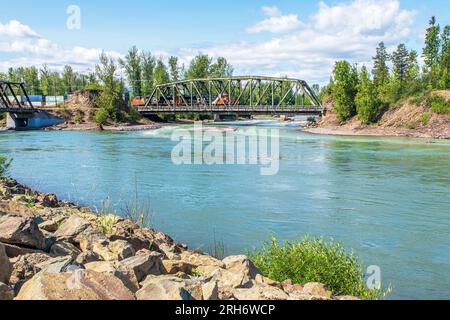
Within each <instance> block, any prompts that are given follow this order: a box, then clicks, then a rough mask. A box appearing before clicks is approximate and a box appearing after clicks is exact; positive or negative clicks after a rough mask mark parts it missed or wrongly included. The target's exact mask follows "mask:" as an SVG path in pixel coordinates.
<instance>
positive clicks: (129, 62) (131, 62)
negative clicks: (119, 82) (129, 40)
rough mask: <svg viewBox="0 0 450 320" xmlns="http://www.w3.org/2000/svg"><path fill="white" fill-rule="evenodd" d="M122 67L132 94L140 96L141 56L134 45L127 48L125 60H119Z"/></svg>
mask: <svg viewBox="0 0 450 320" xmlns="http://www.w3.org/2000/svg"><path fill="white" fill-rule="evenodd" d="M119 63H120V65H121V66H122V68H124V69H125V74H126V76H127V78H128V82H129V84H130V85H131V87H132V88H133V96H135V97H140V96H142V56H141V55H140V54H139V50H138V49H137V48H136V47H135V46H134V47H132V48H131V49H130V50H128V53H127V55H126V56H125V60H122V59H120V60H119Z"/></svg>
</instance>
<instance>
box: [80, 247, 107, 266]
mask: <svg viewBox="0 0 450 320" xmlns="http://www.w3.org/2000/svg"><path fill="white" fill-rule="evenodd" d="M100 260H101V257H100V256H99V255H98V254H96V253H95V252H94V251H90V250H87V251H84V252H82V253H80V254H79V255H78V257H77V258H76V259H75V262H76V263H77V264H86V263H90V262H95V261H100Z"/></svg>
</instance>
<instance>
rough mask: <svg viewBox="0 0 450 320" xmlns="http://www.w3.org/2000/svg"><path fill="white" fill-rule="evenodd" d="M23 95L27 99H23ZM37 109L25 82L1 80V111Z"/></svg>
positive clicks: (17, 111)
mask: <svg viewBox="0 0 450 320" xmlns="http://www.w3.org/2000/svg"><path fill="white" fill-rule="evenodd" d="M22 97H24V98H25V101H22V100H23V99H22ZM34 110H35V109H34V107H33V103H32V102H31V100H30V98H29V96H28V93H27V91H26V89H25V85H24V83H23V82H10V81H3V80H2V81H0V112H16V113H22V112H33V111H34Z"/></svg>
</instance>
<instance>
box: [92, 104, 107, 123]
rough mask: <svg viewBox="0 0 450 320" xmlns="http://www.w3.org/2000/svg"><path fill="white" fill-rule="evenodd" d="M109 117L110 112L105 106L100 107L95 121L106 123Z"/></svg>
mask: <svg viewBox="0 0 450 320" xmlns="http://www.w3.org/2000/svg"><path fill="white" fill-rule="evenodd" d="M108 119H109V112H108V110H106V109H105V108H100V109H98V110H97V111H96V112H95V115H94V121H95V123H97V124H106V123H107V122H108Z"/></svg>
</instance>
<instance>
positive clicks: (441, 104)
mask: <svg viewBox="0 0 450 320" xmlns="http://www.w3.org/2000/svg"><path fill="white" fill-rule="evenodd" d="M427 105H428V107H429V108H430V109H431V111H433V112H434V113H438V114H450V100H446V99H445V98H443V97H441V96H437V95H432V96H431V97H429V98H428V99H427Z"/></svg>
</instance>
